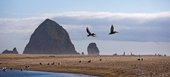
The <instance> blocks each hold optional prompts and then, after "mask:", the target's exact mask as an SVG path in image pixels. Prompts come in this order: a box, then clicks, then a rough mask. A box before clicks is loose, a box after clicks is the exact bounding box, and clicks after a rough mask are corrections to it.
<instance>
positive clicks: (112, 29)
mask: <svg viewBox="0 0 170 77" xmlns="http://www.w3.org/2000/svg"><path fill="white" fill-rule="evenodd" d="M113 31H114V27H113V25H112V26H111V28H110V32H111V33H112V32H113Z"/></svg>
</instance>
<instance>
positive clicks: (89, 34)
mask: <svg viewBox="0 0 170 77" xmlns="http://www.w3.org/2000/svg"><path fill="white" fill-rule="evenodd" d="M86 31H87V33H88V34H89V35H90V34H91V32H90V31H89V29H88V27H87V28H86Z"/></svg>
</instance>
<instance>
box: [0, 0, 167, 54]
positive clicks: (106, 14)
mask: <svg viewBox="0 0 170 77" xmlns="http://www.w3.org/2000/svg"><path fill="white" fill-rule="evenodd" d="M169 4H170V1H169V0H119V1H118V0H107V1H106V0H105V1H103V0H100V1H99V0H69V1H62V0H60V1H59V0H48V1H47V0H1V1H0V52H2V51H4V50H5V49H8V50H12V49H13V47H16V48H17V50H18V51H19V53H20V54H22V53H23V50H24V48H25V46H26V44H27V43H28V42H29V39H30V36H31V34H32V33H33V32H34V30H35V29H36V28H37V27H38V25H40V24H41V23H42V22H43V21H44V20H45V19H46V18H50V19H52V20H54V21H56V22H57V23H58V24H60V25H61V26H62V27H63V28H65V29H66V30H67V32H68V33H69V35H70V38H71V41H72V43H73V44H74V46H75V49H76V50H77V51H78V52H79V53H81V52H85V54H87V46H88V45H89V43H91V42H95V43H96V44H97V46H98V48H99V51H100V54H102V55H112V54H114V53H118V54H123V52H126V53H127V54H130V52H133V53H134V54H147V55H149V54H155V53H160V54H168V55H170V8H169V7H170V5H169ZM112 24H113V25H114V30H115V31H118V32H119V33H118V34H114V35H109V32H110V27H111V25H112ZM86 27H89V29H90V31H91V32H92V33H96V34H97V35H98V37H95V38H94V37H87V33H86Z"/></svg>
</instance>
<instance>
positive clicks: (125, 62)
mask: <svg viewBox="0 0 170 77" xmlns="http://www.w3.org/2000/svg"><path fill="white" fill-rule="evenodd" d="M141 58H143V61H142V60H137V59H141ZM100 59H102V60H101V61H100ZM80 60H81V62H79V61H80ZM89 60H91V62H88V61H89ZM40 62H41V63H42V65H40ZM53 62H55V64H54V65H52V63H53ZM48 63H50V65H47V64H48ZM58 63H60V65H58ZM25 66H29V68H25ZM2 67H7V69H10V68H14V69H24V70H35V71H48V72H64V73H81V74H88V75H97V76H103V77H158V76H159V77H160V76H162V77H170V57H169V56H155V55H133V56H131V55H126V56H123V55H54V54H51V55H48V54H46V55H45V54H0V68H2Z"/></svg>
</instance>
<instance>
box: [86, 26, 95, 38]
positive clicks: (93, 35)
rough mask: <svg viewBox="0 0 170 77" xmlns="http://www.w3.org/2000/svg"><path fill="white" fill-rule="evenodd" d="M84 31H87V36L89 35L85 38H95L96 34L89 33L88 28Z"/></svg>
mask: <svg viewBox="0 0 170 77" xmlns="http://www.w3.org/2000/svg"><path fill="white" fill-rule="evenodd" d="M86 31H87V33H88V34H89V35H87V37H89V36H92V37H96V34H94V33H91V32H90V31H89V29H88V27H87V28H86Z"/></svg>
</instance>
